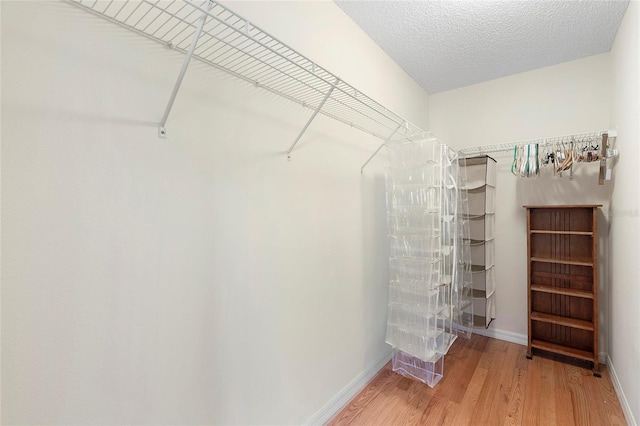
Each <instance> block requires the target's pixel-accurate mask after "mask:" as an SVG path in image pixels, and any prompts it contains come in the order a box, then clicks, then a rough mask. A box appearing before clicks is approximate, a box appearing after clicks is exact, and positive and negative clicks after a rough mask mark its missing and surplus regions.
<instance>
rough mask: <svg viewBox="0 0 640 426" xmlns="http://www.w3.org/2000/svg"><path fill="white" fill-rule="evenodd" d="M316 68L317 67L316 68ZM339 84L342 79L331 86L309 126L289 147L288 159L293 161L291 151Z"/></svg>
mask: <svg viewBox="0 0 640 426" xmlns="http://www.w3.org/2000/svg"><path fill="white" fill-rule="evenodd" d="M314 68H315V67H314ZM338 83H340V79H339V78H336V82H335V83H333V86H331V88H330V89H329V91H328V92H327V94H326V95H324V98H323V99H322V101H321V102H320V105H318V107H317V108H316V109H315V111H313V114H312V115H311V117H310V118H309V121H307V124H305V125H304V127H303V128H302V130H301V131H300V133H298V137H296V140H295V141H293V144H291V146H290V147H289V150H288V151H287V159H288V160H291V151H293V148H295V146H296V145H297V144H298V141H299V140H300V138H301V137H302V135H304V132H306V131H307V128H308V127H309V125H310V124H311V122H312V121H313V119H314V118H316V116H317V115H318V113H319V112H320V110H321V109H322V106H323V105H324V103H325V102H327V99H329V96H331V93H333V89H335V88H336V86H337V85H338Z"/></svg>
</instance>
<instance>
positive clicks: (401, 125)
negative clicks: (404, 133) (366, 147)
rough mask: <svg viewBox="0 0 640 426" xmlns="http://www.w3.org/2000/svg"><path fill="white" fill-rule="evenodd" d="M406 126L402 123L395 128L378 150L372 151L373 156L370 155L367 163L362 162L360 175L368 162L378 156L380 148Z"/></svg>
mask: <svg viewBox="0 0 640 426" xmlns="http://www.w3.org/2000/svg"><path fill="white" fill-rule="evenodd" d="M406 125H407V123H403V124H400V125H399V126H398V127H396V129H395V130H394V131H393V133H391V134H390V135H389V137H388V138H387V139H385V141H384V142H382V144H381V145H380V146H379V147H378V149H376V150H375V151H374V153H373V154H371V157H369V159H368V160H367V161H365V162H364V164H363V165H362V167H360V174H362V173H364V168H365V167H367V164H369V162H370V161H371V160H373V157H375V156H376V155H378V153H379V152H380V150H381V149H382V147H383V146H385V145H386V144H387V143H388V142H389V141H390V140H391V138H392V137H393V135H395V134H396V133H397V132H398V130H400V129H401V128H402V127H404V126H406Z"/></svg>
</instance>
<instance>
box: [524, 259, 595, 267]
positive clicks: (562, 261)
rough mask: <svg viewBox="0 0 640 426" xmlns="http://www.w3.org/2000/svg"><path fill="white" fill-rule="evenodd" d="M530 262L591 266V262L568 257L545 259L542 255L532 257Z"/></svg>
mask: <svg viewBox="0 0 640 426" xmlns="http://www.w3.org/2000/svg"><path fill="white" fill-rule="evenodd" d="M531 261H532V262H545V263H559V264H562V265H576V266H593V262H583V261H578V260H568V259H547V258H543V257H532V258H531Z"/></svg>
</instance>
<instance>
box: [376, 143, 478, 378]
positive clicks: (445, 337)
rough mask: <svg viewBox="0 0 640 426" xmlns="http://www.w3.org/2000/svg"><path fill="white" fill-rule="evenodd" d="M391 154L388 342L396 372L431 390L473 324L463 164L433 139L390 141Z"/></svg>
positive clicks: (388, 177) (388, 181)
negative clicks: (451, 350)
mask: <svg viewBox="0 0 640 426" xmlns="http://www.w3.org/2000/svg"><path fill="white" fill-rule="evenodd" d="M388 153H389V163H390V165H389V167H388V168H387V170H386V188H387V212H388V220H389V243H390V258H389V275H390V280H389V307H388V320H387V337H386V341H387V343H389V344H390V345H392V346H393V370H394V371H396V372H398V373H400V374H403V375H405V376H409V377H413V378H415V379H418V380H420V381H422V382H424V383H426V384H427V385H429V386H431V387H433V386H435V385H436V384H437V383H438V382H439V381H440V379H441V378H442V376H443V372H444V358H443V356H444V355H445V354H446V353H447V351H448V349H449V347H450V346H451V344H452V343H453V342H454V340H455V339H456V337H457V336H458V335H460V334H462V335H465V336H467V337H468V336H469V335H470V334H469V333H470V331H471V326H472V321H473V319H472V318H473V311H472V309H473V305H472V303H471V297H470V296H471V292H472V289H471V284H472V282H471V279H470V274H469V270H468V268H467V266H468V265H469V263H468V259H467V260H465V257H468V255H469V253H468V252H466V253H465V251H464V250H463V247H464V245H463V244H462V242H463V239H464V237H465V232H467V234H466V235H468V232H469V228H468V223H466V222H465V221H464V220H463V219H464V216H465V210H464V209H465V208H466V198H464V196H463V192H461V191H460V180H461V176H460V170H461V169H460V167H459V164H458V158H457V153H456V152H455V151H453V150H451V149H449V147H447V146H446V145H444V144H442V143H441V142H440V141H438V140H436V139H426V140H423V141H419V142H412V143H401V144H389V145H388ZM467 238H468V237H467Z"/></svg>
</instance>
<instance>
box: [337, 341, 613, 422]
mask: <svg viewBox="0 0 640 426" xmlns="http://www.w3.org/2000/svg"><path fill="white" fill-rule="evenodd" d="M525 354H526V347H525V346H520V345H516V344H513V343H508V342H504V341H501V340H496V339H490V338H487V337H483V336H478V335H473V336H472V337H471V339H469V340H467V339H464V338H459V339H458V340H457V341H456V342H455V343H454V344H453V346H452V347H451V349H450V350H449V353H448V354H447V356H446V357H445V360H444V377H443V379H442V380H441V381H440V383H438V384H437V385H436V386H435V388H433V389H431V388H429V387H428V386H427V385H425V384H423V383H420V382H417V381H414V380H410V379H407V378H405V377H403V376H401V375H399V374H396V373H394V372H393V371H392V370H391V363H389V364H387V365H386V366H385V367H384V368H383V369H382V370H380V372H379V373H378V374H377V375H376V377H374V378H373V379H372V380H371V382H369V384H368V385H367V386H366V387H365V388H364V389H363V390H362V391H360V393H359V394H358V395H356V396H355V397H354V398H353V399H352V400H351V401H350V402H349V403H348V404H347V405H346V406H345V407H344V408H343V409H342V410H341V411H340V412H339V413H338V414H337V415H336V416H335V417H334V418H333V419H332V420H331V421H330V422H329V423H328V424H329V425H333V426H335V425H411V424H415V425H455V426H458V425H474V426H475V425H541V426H547V425H576V426H586V425H594V426H595V425H626V421H625V419H624V414H623V412H622V408H621V407H620V403H619V402H618V398H617V397H616V394H615V391H614V389H613V385H612V384H611V378H610V377H609V372H608V370H607V368H606V367H605V366H601V372H602V377H601V378H597V377H594V376H593V375H592V373H591V370H589V369H586V368H581V367H578V366H575V365H571V364H566V363H561V362H558V361H554V360H552V359H549V358H544V357H541V356H534V357H533V359H532V360H528V359H526V357H525Z"/></svg>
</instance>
